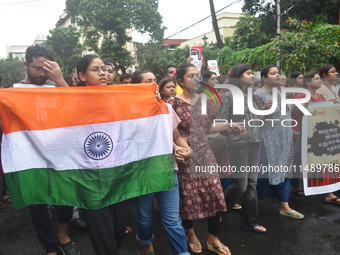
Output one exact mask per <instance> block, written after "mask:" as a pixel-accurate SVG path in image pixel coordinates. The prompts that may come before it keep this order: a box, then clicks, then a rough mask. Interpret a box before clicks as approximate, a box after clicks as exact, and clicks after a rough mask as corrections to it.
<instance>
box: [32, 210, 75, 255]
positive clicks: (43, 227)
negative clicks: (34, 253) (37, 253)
mask: <svg viewBox="0 0 340 255" xmlns="http://www.w3.org/2000/svg"><path fill="white" fill-rule="evenodd" d="M54 208H55V211H56V215H57V219H58V222H59V223H69V222H70V221H71V218H72V212H73V207H72V206H61V205H55V206H54ZM28 209H29V211H30V215H31V220H32V224H33V227H34V229H35V232H36V233H37V237H38V240H39V242H40V244H41V246H42V247H43V248H44V249H45V250H46V253H51V252H56V251H58V250H57V240H56V234H55V232H54V229H53V225H52V221H51V219H50V215H49V213H48V211H47V205H43V204H40V205H30V206H28Z"/></svg>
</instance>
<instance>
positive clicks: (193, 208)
mask: <svg viewBox="0 0 340 255" xmlns="http://www.w3.org/2000/svg"><path fill="white" fill-rule="evenodd" d="M176 80H177V83H178V84H179V85H180V86H181V87H182V89H183V93H182V94H180V95H177V96H176V97H175V98H174V97H171V98H170V99H169V100H168V102H169V103H170V104H172V107H173V108H174V109H175V111H176V113H177V115H178V117H179V118H180V119H181V123H180V124H179V126H178V129H179V132H180V134H181V136H182V137H183V138H184V139H185V140H186V142H187V143H188V144H189V145H190V147H191V149H192V150H193V154H192V155H191V158H192V160H191V159H190V160H186V161H185V163H179V171H178V179H179V186H180V216H181V218H182V221H183V226H184V229H185V230H186V233H187V238H188V245H189V248H190V250H191V252H193V253H201V252H202V246H201V243H200V241H199V240H198V238H197V236H196V234H195V231H194V229H193V220H196V219H203V218H207V219H208V232H209V234H208V241H207V247H208V250H210V251H212V252H214V253H216V254H219V255H221V254H230V251H229V249H228V247H226V246H224V245H223V244H222V243H221V242H220V240H219V239H218V235H219V234H220V232H221V227H220V212H224V211H226V205H225V201H224V196H223V190H222V186H221V183H220V180H219V178H218V175H216V176H215V175H214V174H212V173H205V172H204V171H202V172H203V173H202V172H200V171H198V170H197V168H200V167H202V168H204V167H206V166H216V159H215V157H214V154H213V152H212V151H211V149H210V147H209V144H208V135H207V134H208V132H222V131H229V132H235V133H236V132H239V133H243V132H245V130H244V128H243V127H241V126H235V125H234V126H233V130H232V129H231V126H230V124H223V125H219V126H215V127H212V122H213V120H212V118H211V117H210V114H209V112H208V114H207V115H203V114H202V113H201V106H202V100H201V97H200V96H199V95H197V94H196V93H195V91H197V89H198V88H199V86H200V84H199V81H200V77H199V73H198V71H197V69H196V67H195V66H194V65H192V64H189V63H186V64H182V65H181V66H179V67H178V68H177V71H176ZM208 111H209V109H208Z"/></svg>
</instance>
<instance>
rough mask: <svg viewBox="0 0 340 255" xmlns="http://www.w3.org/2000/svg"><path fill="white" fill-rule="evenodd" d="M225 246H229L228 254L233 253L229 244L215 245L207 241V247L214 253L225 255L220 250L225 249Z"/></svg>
mask: <svg viewBox="0 0 340 255" xmlns="http://www.w3.org/2000/svg"><path fill="white" fill-rule="evenodd" d="M224 247H226V248H227V250H226V252H227V254H226V255H231V252H230V250H229V248H228V247H227V246H225V245H224V244H222V245H220V246H213V245H212V244H210V243H208V242H207V248H208V250H209V251H212V252H213V253H216V254H217V255H225V254H224V253H223V252H220V250H221V249H222V250H224Z"/></svg>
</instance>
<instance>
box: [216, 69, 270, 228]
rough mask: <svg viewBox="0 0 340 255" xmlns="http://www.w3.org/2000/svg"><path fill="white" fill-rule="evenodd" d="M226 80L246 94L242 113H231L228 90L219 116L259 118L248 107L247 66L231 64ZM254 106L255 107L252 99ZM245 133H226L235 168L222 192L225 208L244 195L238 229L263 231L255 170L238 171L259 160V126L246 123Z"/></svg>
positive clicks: (235, 119)
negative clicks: (229, 182) (259, 222)
mask: <svg viewBox="0 0 340 255" xmlns="http://www.w3.org/2000/svg"><path fill="white" fill-rule="evenodd" d="M229 83H230V84H232V85H235V86H237V87H238V88H239V89H241V90H242V92H243V95H244V96H245V100H244V115H234V114H233V112H234V109H233V94H232V93H231V91H228V92H227V93H226V94H224V95H223V96H222V106H221V108H220V110H219V113H218V116H217V118H218V119H226V120H228V121H229V122H230V121H231V120H232V121H233V122H236V123H239V122H242V121H245V123H248V121H249V120H252V119H258V116H256V115H254V114H253V113H252V112H251V111H250V110H249V108H248V99H247V97H249V96H250V97H252V96H253V95H252V94H251V95H248V88H249V87H251V86H252V85H253V84H254V75H253V71H252V70H251V68H250V66H249V65H247V64H239V65H236V66H234V67H233V69H232V71H231V73H230V77H229ZM253 107H254V108H258V107H257V105H256V104H255V103H254V102H253ZM246 128H247V133H246V134H245V135H242V136H239V135H227V139H228V153H229V159H230V164H231V165H232V166H235V167H236V169H237V172H236V173H233V174H232V176H231V178H232V182H231V185H230V186H229V187H228V189H227V190H226V191H225V193H224V196H225V199H226V203H227V207H228V208H230V207H232V206H233V205H234V204H235V203H236V202H237V201H238V200H240V199H241V198H242V197H243V202H242V210H241V228H242V229H245V230H250V231H254V232H257V233H261V234H264V233H266V232H267V230H266V229H265V228H264V227H262V226H260V225H258V224H257V220H258V212H257V189H256V186H257V175H258V173H257V172H256V171H255V172H252V171H245V172H241V170H242V168H244V169H247V168H248V169H251V167H254V166H258V165H259V162H260V151H261V134H260V127H258V125H257V127H250V126H248V125H246Z"/></svg>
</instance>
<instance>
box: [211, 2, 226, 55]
mask: <svg viewBox="0 0 340 255" xmlns="http://www.w3.org/2000/svg"><path fill="white" fill-rule="evenodd" d="M209 3H210V11H211V17H212V22H213V27H214V30H215V36H216V41H217V48H219V49H222V48H223V43H222V39H221V35H220V30H219V28H218V24H217V19H216V13H215V7H214V0H209Z"/></svg>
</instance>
